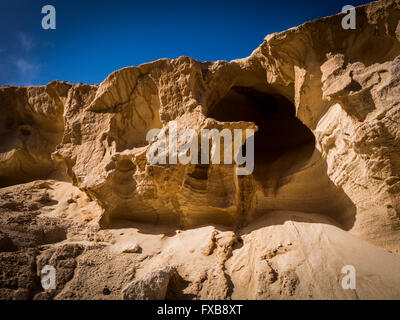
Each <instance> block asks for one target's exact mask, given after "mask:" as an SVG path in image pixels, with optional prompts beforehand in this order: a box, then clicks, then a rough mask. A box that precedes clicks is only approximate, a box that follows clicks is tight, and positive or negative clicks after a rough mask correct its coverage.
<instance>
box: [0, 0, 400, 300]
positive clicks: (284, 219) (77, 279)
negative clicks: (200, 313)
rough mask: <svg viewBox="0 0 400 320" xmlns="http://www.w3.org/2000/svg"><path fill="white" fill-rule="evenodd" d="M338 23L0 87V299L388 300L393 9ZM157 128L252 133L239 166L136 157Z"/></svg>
mask: <svg viewBox="0 0 400 320" xmlns="http://www.w3.org/2000/svg"><path fill="white" fill-rule="evenodd" d="M342 18H343V15H335V16H332V17H327V18H323V19H319V20H316V21H313V22H308V23H305V24H304V25H302V26H299V27H297V28H293V29H290V30H287V31H284V32H281V33H277V34H272V35H268V36H267V37H266V38H265V40H264V42H263V43H262V44H261V45H260V47H259V48H257V49H256V50H255V51H254V52H253V53H252V54H251V56H249V57H248V58H244V59H239V60H235V61H231V62H226V61H216V62H199V61H196V60H195V59H192V58H189V57H180V58H178V59H176V60H170V59H161V60H158V61H155V62H151V63H147V64H144V65H141V66H139V67H128V68H124V69H121V70H118V71H116V72H114V73H112V74H111V75H110V76H109V77H107V79H105V80H104V81H103V82H102V83H101V84H100V85H86V84H72V83H67V82H60V81H53V82H51V83H49V84H48V85H46V86H39V87H2V88H0V111H1V112H0V136H1V139H0V187H1V188H2V189H0V197H1V202H0V221H1V223H0V249H1V250H0V251H1V253H0V266H1V271H2V273H3V274H2V277H1V278H0V297H2V298H33V297H36V298H59V299H73V298H75V299H79V298H107V299H109V298H121V297H125V298H151V297H153V298H154V297H161V298H165V297H167V298H200V299H202V298H204V299H207V298H208V299H229V298H232V299H237V298H238V299H246V298H249V299H269V298H272V299H279V298H294V299H299V298H300V299H307V298H326V299H331V298H334V299H335V298H336V299H337V298H338V299H341V298H344V299H358V298H361V299H364V298H397V299H399V298H400V289H399V288H400V274H399V272H398V270H400V257H399V256H398V254H400V22H399V19H400V3H399V2H398V1H394V0H384V1H378V2H373V3H371V4H369V5H365V6H362V7H358V8H357V28H356V30H344V29H343V28H342V26H341V19H342ZM170 121H176V122H177V123H178V127H179V129H184V128H191V129H195V130H196V131H197V132H200V130H202V129H211V128H217V129H219V130H222V129H225V128H227V129H230V130H232V129H247V128H253V129H255V130H257V132H256V135H255V169H254V172H253V174H251V175H249V176H237V175H236V174H235V169H236V167H237V166H236V165H215V164H210V165H200V164H198V165H193V164H188V165H182V164H178V165H168V164H167V165H150V164H149V163H148V162H147V160H146V152H147V150H148V149H149V148H150V147H151V145H152V144H154V143H157V142H156V141H152V142H151V143H148V142H147V141H146V134H147V132H148V131H149V130H150V129H153V128H160V129H162V130H163V131H165V132H167V131H168V124H169V123H170ZM243 143H244V141H243ZM388 251H390V252H388ZM46 264H51V265H54V266H55V267H57V270H58V276H57V289H56V290H55V291H54V292H51V293H45V292H41V288H40V283H39V277H38V275H39V271H40V269H41V267H42V266H44V265H46ZM16 265H18V267H15V266H16ZM344 265H354V266H355V267H356V270H357V279H358V282H357V284H358V286H357V289H356V290H355V291H345V290H343V289H342V287H341V285H340V277H341V273H340V272H341V268H342V267H343V266H344ZM6 270H7V271H6ZM150 271H154V272H152V273H150ZM99 279H108V280H107V281H106V282H107V283H106V284H107V290H108V291H109V292H108V291H107V290H106V291H104V281H99ZM132 281H133V282H134V285H132V283H131V282H132ZM153 282H154V283H153ZM149 283H151V286H150V287H152V286H153V287H154V288H156V289H154V290H155V291H156V293H154V292H153V293H146V292H147V291H146V292H145V293H144V292H143V290H142V291H140V290H139V291H140V292H136V291H137V290H136V289H135V290H136V291H135V290H134V289H132V286H133V288H137V287H139V288H141V287H144V288H145V287H147V286H148V285H149ZM129 286H131V287H129ZM124 288H125V289H124ZM154 290H153V291H154ZM104 292H106V293H104ZM122 292H123V293H122ZM109 293H110V294H109ZM152 294H154V295H152Z"/></svg>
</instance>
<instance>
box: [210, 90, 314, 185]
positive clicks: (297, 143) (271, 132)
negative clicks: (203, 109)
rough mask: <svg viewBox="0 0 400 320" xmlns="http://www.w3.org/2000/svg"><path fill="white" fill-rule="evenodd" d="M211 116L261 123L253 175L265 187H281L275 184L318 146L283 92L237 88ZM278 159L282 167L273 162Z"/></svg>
mask: <svg viewBox="0 0 400 320" xmlns="http://www.w3.org/2000/svg"><path fill="white" fill-rule="evenodd" d="M207 116H208V117H210V118H214V119H215V120H218V121H223V122H237V121H248V122H254V123H255V124H256V125H257V126H258V131H257V132H256V134H255V137H254V139H255V140H254V162H255V163H254V172H253V175H254V178H255V179H256V180H257V181H259V182H260V183H261V184H262V185H263V186H264V188H268V187H277V186H274V185H276V184H277V183H278V182H279V178H282V176H283V175H284V174H285V172H286V173H287V171H288V170H293V169H294V168H295V167H296V166H297V167H298V166H301V165H303V164H304V163H305V162H306V161H307V160H308V159H309V158H310V157H311V155H312V153H313V151H314V148H315V137H314V135H313V133H312V132H311V130H310V129H308V128H307V127H306V126H305V125H304V124H303V123H302V122H301V121H300V120H299V119H298V118H297V117H296V114H295V106H294V104H293V103H292V102H291V101H289V100H288V99H286V98H285V97H283V96H282V95H279V94H267V93H264V92H261V91H258V90H257V89H255V88H252V87H233V88H232V89H231V90H230V91H229V92H228V94H227V95H225V97H224V98H223V99H222V100H220V101H219V102H217V103H216V104H215V105H214V106H211V107H210V108H209V110H208V113H207ZM243 149H244V150H245V147H244V148H243ZM278 160H279V166H276V165H273V164H274V163H276V162H277V161H278ZM271 184H272V186H271Z"/></svg>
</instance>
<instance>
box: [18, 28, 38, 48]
mask: <svg viewBox="0 0 400 320" xmlns="http://www.w3.org/2000/svg"><path fill="white" fill-rule="evenodd" d="M17 37H18V41H19V43H20V45H21V46H22V48H23V49H24V50H25V51H26V52H29V51H31V49H32V48H33V47H34V42H33V40H32V39H31V38H29V37H28V36H27V35H26V34H25V33H23V32H19V33H18V34H17Z"/></svg>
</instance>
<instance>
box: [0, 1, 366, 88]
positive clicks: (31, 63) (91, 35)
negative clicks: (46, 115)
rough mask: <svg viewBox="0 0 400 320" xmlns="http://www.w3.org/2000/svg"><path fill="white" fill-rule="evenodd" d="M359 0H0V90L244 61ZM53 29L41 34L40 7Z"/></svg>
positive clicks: (86, 81) (98, 80)
mask: <svg viewBox="0 0 400 320" xmlns="http://www.w3.org/2000/svg"><path fill="white" fill-rule="evenodd" d="M367 2H369V1H361V0H357V1H356V0H343V1H342V0H318V1H311V0H297V1H295V0H285V1H283V0H280V1H268V0H264V1H261V0H258V1H254V0H247V1H237V0H231V1H226V0H224V1H219V0H214V1H209V0H204V1H192V0H186V1H173V0H172V1H158V0H157V1H151V0H143V1H136V0H133V1H128V0H113V1H102V0H79V1H78V0H45V1H41V0H1V4H2V7H1V11H0V30H1V32H0V85H6V84H8V85H42V84H47V83H48V82H50V81H52V80H56V79H57V80H64V81H71V82H74V83H78V82H84V83H90V84H93V83H100V82H101V81H103V80H104V79H105V78H106V77H107V75H108V74H110V73H111V72H113V71H115V70H117V69H120V68H123V67H126V66H137V65H139V64H142V63H145V62H149V61H153V60H157V59H160V58H177V57H179V56H182V55H185V56H191V57H194V58H196V59H198V60H200V61H215V60H232V59H237V58H243V57H246V56H248V55H250V54H251V52H252V51H253V50H254V49H255V48H256V47H257V46H258V45H259V44H260V43H261V42H262V41H263V39H264V37H265V36H266V35H267V34H269V33H273V32H279V31H283V30H285V29H288V28H290V27H294V26H297V25H300V24H302V23H304V22H306V21H309V20H312V19H316V18H318V17H322V16H327V15H332V14H335V13H338V12H340V11H341V9H342V7H343V6H344V5H348V4H351V5H354V6H356V5H360V4H364V3H367ZM46 4H51V5H53V6H54V7H55V8H56V22H57V29H56V30H43V29H42V27H41V21H42V18H43V16H44V15H43V14H42V13H41V9H42V7H43V6H44V5H46Z"/></svg>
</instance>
